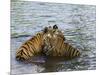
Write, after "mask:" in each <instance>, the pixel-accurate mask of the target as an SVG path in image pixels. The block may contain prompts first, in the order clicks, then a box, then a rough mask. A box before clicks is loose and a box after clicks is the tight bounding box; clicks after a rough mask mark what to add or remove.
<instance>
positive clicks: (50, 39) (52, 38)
mask: <svg viewBox="0 0 100 75" xmlns="http://www.w3.org/2000/svg"><path fill="white" fill-rule="evenodd" d="M58 37H59V38H61V39H63V41H64V40H65V37H64V35H63V33H62V32H61V31H60V30H59V29H58V26H57V25H54V26H53V27H51V26H49V27H45V28H44V38H43V40H44V47H43V53H46V51H48V50H50V49H51V50H52V48H53V46H54V44H55V42H57V41H56V39H57V38H58Z"/></svg>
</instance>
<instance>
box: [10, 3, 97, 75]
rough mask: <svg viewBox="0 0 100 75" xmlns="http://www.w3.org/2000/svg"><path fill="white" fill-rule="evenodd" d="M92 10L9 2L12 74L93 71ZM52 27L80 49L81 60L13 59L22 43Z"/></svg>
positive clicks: (92, 8)
mask: <svg viewBox="0 0 100 75" xmlns="http://www.w3.org/2000/svg"><path fill="white" fill-rule="evenodd" d="M95 9H96V7H95V6H93V5H72V4H60V3H59V4H57V3H43V2H42V3H41V2H28V1H16V2H14V1H13V2H11V73H12V74H23V73H24V74H25V73H27V74H28V73H40V72H55V71H56V72H59V71H76V70H95V69H96V49H95V45H96V44H95V38H96V37H95V23H96V19H95V17H96V15H95V13H96V11H95ZM54 24H57V25H58V27H59V29H60V30H62V32H63V33H64V36H65V37H66V42H68V43H70V44H71V45H73V46H74V47H76V48H78V49H80V51H81V53H82V54H81V56H80V57H78V58H75V59H72V60H68V59H66V58H57V57H56V58H54V57H51V58H50V57H38V58H34V59H33V58H32V60H30V61H29V62H24V63H21V62H18V61H16V60H15V52H16V49H17V48H19V47H20V46H21V44H22V43H23V42H24V41H26V40H28V39H29V38H30V37H31V36H33V35H35V34H36V33H37V32H39V31H41V30H42V29H43V28H44V27H45V26H49V25H51V26H53V25H54Z"/></svg>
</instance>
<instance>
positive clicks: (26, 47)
mask: <svg viewBox="0 0 100 75" xmlns="http://www.w3.org/2000/svg"><path fill="white" fill-rule="evenodd" d="M49 33H50V34H51V35H53V34H54V33H55V37H58V36H59V37H61V38H63V39H64V36H63V34H62V33H61V31H60V30H58V29H57V28H55V27H53V28H52V27H45V28H44V30H43V32H40V33H37V34H36V35H35V36H33V37H32V38H31V39H29V40H27V41H26V42H25V43H24V44H22V46H21V47H20V48H19V49H18V50H17V52H16V59H17V60H20V61H24V60H28V59H30V58H31V57H33V56H37V55H42V51H43V48H44V47H45V45H44V40H45V38H48V34H49ZM49 37H50V36H49ZM51 38H52V37H51ZM48 42H49V41H48Z"/></svg>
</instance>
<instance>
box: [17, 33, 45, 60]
mask: <svg viewBox="0 0 100 75" xmlns="http://www.w3.org/2000/svg"><path fill="white" fill-rule="evenodd" d="M43 36H44V33H42V32H41V33H37V34H36V35H35V36H33V37H32V38H31V39H29V40H27V41H26V42H25V43H24V44H22V46H21V47H20V48H19V49H18V50H17V52H16V59H17V60H20V61H24V60H27V59H29V58H30V57H32V56H37V55H40V54H41V50H42V46H43Z"/></svg>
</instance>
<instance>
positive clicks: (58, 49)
mask: <svg viewBox="0 0 100 75" xmlns="http://www.w3.org/2000/svg"><path fill="white" fill-rule="evenodd" d="M58 35H59V34H55V32H50V33H48V35H47V36H48V37H46V38H45V47H44V49H43V51H44V54H45V55H47V56H60V57H61V56H65V57H66V58H74V57H77V56H79V55H80V52H79V50H78V49H76V48H74V47H72V46H71V45H70V44H68V43H65V42H64V39H63V38H62V37H60V36H58Z"/></svg>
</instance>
